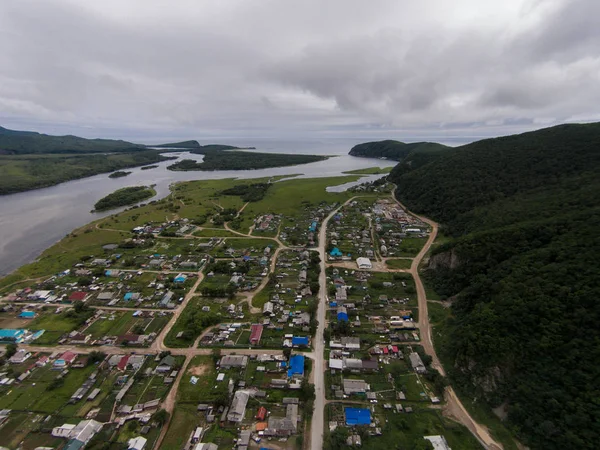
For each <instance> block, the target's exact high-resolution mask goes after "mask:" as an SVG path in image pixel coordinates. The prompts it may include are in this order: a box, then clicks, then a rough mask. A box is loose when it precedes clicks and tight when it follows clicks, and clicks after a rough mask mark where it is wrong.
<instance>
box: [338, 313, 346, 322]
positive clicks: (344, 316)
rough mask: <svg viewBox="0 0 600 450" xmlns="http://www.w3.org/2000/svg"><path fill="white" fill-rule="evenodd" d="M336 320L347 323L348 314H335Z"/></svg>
mask: <svg viewBox="0 0 600 450" xmlns="http://www.w3.org/2000/svg"><path fill="white" fill-rule="evenodd" d="M337 319H338V320H343V321H344V322H348V314H347V313H345V312H339V313H337Z"/></svg>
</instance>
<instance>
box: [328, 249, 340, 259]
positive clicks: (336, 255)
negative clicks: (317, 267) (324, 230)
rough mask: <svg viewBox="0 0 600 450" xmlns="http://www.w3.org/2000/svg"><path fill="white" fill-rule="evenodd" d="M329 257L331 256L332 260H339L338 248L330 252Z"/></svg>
mask: <svg viewBox="0 0 600 450" xmlns="http://www.w3.org/2000/svg"><path fill="white" fill-rule="evenodd" d="M329 255H330V256H332V257H333V258H339V257H341V256H342V252H341V251H340V249H339V248H337V247H334V248H333V250H331V251H330V252H329Z"/></svg>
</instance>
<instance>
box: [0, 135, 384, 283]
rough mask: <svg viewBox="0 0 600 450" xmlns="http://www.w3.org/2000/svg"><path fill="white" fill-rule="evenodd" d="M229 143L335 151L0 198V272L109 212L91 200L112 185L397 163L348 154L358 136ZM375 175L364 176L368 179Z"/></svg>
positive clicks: (163, 186)
mask: <svg viewBox="0 0 600 450" xmlns="http://www.w3.org/2000/svg"><path fill="white" fill-rule="evenodd" d="M220 142H223V143H231V145H247V146H255V147H256V148H257V150H258V151H263V152H274V153H275V152H280V153H307V154H320V155H339V156H336V157H335V158H331V159H329V160H326V161H320V162H316V163H311V164H303V165H299V166H291V167H279V168H274V169H263V170H245V171H214V172H200V171H198V172H173V171H170V170H167V169H166V167H167V166H168V165H170V164H172V163H173V162H172V161H164V162H162V163H158V166H159V167H158V168H156V169H151V170H140V169H139V168H134V169H125V170H127V171H131V172H132V173H131V174H130V175H129V176H127V177H123V178H116V179H111V178H108V174H100V175H96V176H94V177H90V178H84V179H81V180H75V181H69V182H67V183H63V184H59V185H57V186H52V187H49V188H45V189H38V190H34V191H29V192H22V193H19V194H13V195H8V196H2V197H0V275H5V274H7V273H10V272H12V271H13V270H15V269H17V268H18V267H20V266H21V265H23V264H26V263H28V262H31V261H33V260H34V259H35V258H37V256H38V255H39V254H40V253H41V252H42V251H43V250H45V249H46V248H48V247H50V246H51V245H52V244H54V243H55V242H57V241H58V240H60V239H61V238H63V237H64V236H65V235H66V234H68V233H69V232H70V231H72V230H73V229H75V228H77V227H80V226H82V225H85V224H86V223H88V222H91V221H92V220H95V219H98V218H101V217H104V216H107V215H110V214H113V213H114V212H115V211H116V210H113V211H107V212H104V213H94V214H92V213H90V210H91V209H92V208H93V206H94V203H96V201H98V200H99V199H100V198H102V197H104V196H105V195H107V194H109V193H111V192H113V191H114V190H116V189H119V188H122V187H127V186H136V185H148V184H156V191H157V194H158V195H157V196H156V197H154V199H158V198H162V197H164V196H166V195H167V194H168V193H169V185H170V184H171V183H173V182H177V181H186V180H209V179H218V178H259V177H265V176H272V175H286V174H298V173H301V174H303V175H302V177H304V178H318V177H331V176H336V175H341V173H342V172H344V171H347V170H353V169H361V168H365V167H375V166H378V167H388V166H392V165H394V164H395V163H394V162H392V161H382V160H377V159H367V158H355V157H353V156H348V155H347V153H348V151H349V150H350V148H351V147H352V146H353V145H354V144H356V143H358V142H361V140H360V139H359V140H353V139H330V140H326V139H325V140H320V141H293V142H284V141H277V140H271V141H268V140H267V141H266V140H262V141H253V140H251V139H250V140H244V141H243V142H242V141H239V140H220ZM177 155H178V156H179V157H180V158H187V159H196V160H198V159H201V158H202V157H201V156H200V155H193V154H190V153H186V152H184V153H179V154H177ZM378 177H379V176H376V177H365V178H364V180H365V181H366V180H369V179H373V178H378Z"/></svg>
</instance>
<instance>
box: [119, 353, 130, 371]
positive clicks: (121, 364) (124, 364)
mask: <svg viewBox="0 0 600 450" xmlns="http://www.w3.org/2000/svg"><path fill="white" fill-rule="evenodd" d="M129 356H130V355H125V356H123V357H122V358H121V361H119V364H117V368H118V369H119V370H125V368H126V367H127V361H129Z"/></svg>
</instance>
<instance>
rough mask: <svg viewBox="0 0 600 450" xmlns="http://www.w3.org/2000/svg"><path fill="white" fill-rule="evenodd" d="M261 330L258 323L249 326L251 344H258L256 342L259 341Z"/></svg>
mask: <svg viewBox="0 0 600 450" xmlns="http://www.w3.org/2000/svg"><path fill="white" fill-rule="evenodd" d="M262 332H263V326H262V325H260V324H257V323H255V324H253V325H252V327H250V344H251V345H258V343H259V342H260V337H261V336H262Z"/></svg>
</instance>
